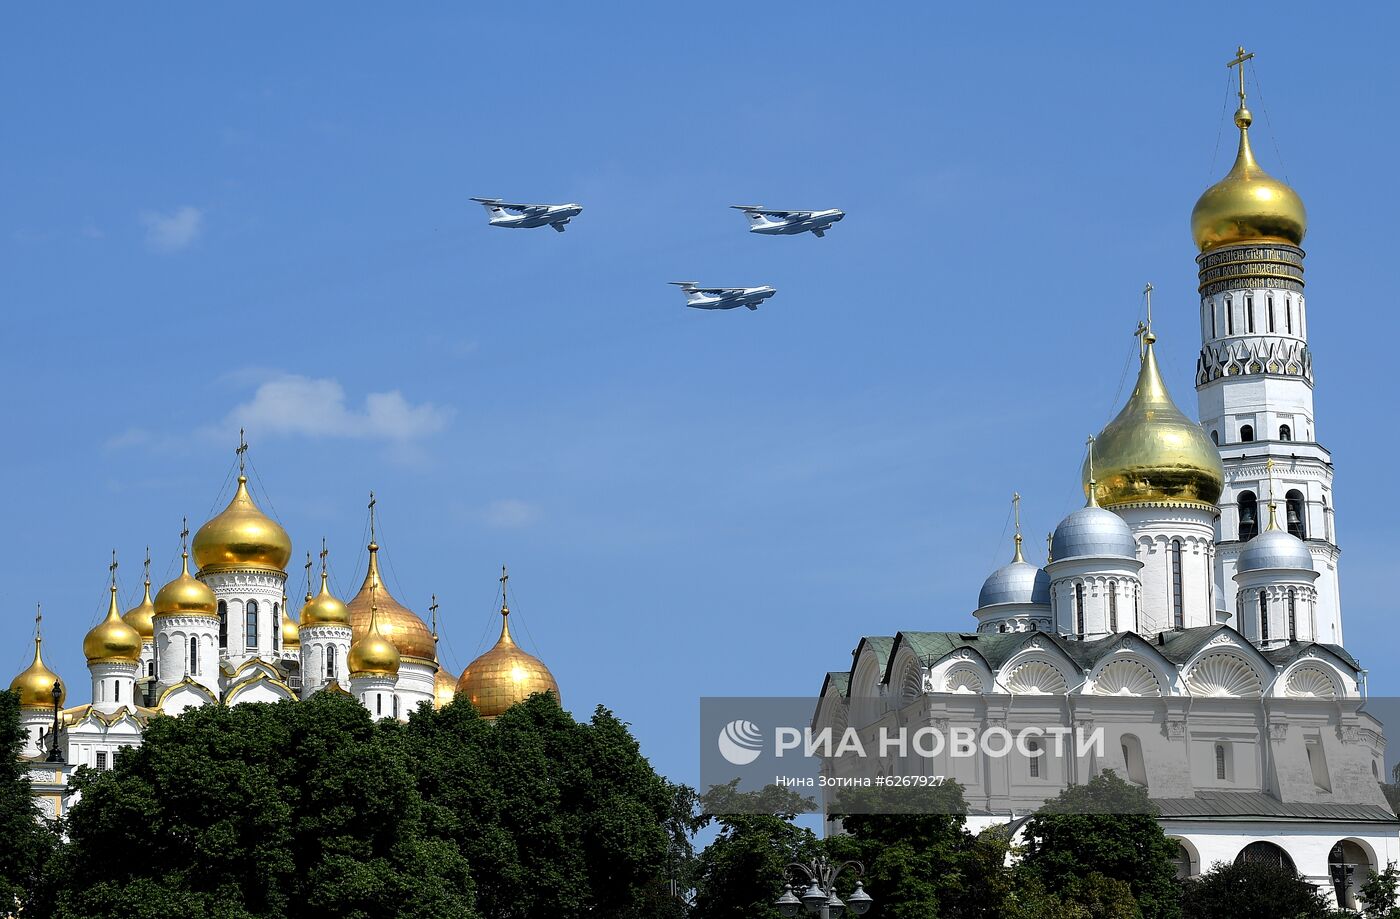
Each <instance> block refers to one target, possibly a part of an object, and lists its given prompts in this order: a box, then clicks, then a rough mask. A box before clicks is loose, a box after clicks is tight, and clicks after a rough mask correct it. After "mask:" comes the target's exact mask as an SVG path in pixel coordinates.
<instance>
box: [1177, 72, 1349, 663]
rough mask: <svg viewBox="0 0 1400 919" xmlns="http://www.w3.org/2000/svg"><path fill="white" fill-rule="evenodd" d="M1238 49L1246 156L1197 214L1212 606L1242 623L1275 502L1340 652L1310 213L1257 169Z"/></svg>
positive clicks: (1321, 625)
mask: <svg viewBox="0 0 1400 919" xmlns="http://www.w3.org/2000/svg"><path fill="white" fill-rule="evenodd" d="M1253 57H1254V55H1253V54H1252V53H1249V52H1246V51H1245V50H1244V48H1240V49H1239V50H1238V52H1237V53H1236V55H1235V57H1234V58H1233V59H1232V60H1230V61H1229V62H1228V64H1227V66H1229V67H1230V68H1232V69H1236V70H1237V71H1238V74H1239V108H1238V109H1237V110H1236V111H1235V126H1236V127H1237V128H1238V129H1239V134H1240V139H1239V152H1238V154H1237V155H1236V157H1235V163H1234V166H1233V167H1231V169H1230V171H1229V173H1228V174H1227V175H1226V176H1225V178H1223V179H1221V180H1220V181H1219V182H1217V183H1216V184H1215V185H1212V186H1211V187H1210V188H1208V189H1206V191H1205V193H1204V194H1202V195H1201V197H1200V200H1198V201H1197V202H1196V207H1195V209H1194V210H1193V211H1192V212H1191V231H1192V235H1193V237H1194V238H1195V242H1196V245H1197V247H1198V248H1199V249H1200V253H1201V254H1200V255H1199V256H1197V258H1196V264H1197V266H1198V269H1199V280H1200V286H1199V291H1200V298H1201V306H1200V323H1201V353H1200V358H1199V359H1198V360H1197V363H1196V393H1197V400H1198V406H1199V411H1200V418H1201V423H1202V425H1203V426H1204V427H1205V429H1206V431H1207V432H1208V433H1209V435H1210V437H1211V439H1212V440H1213V441H1214V442H1215V443H1216V445H1217V446H1218V448H1219V450H1220V456H1221V460H1222V462H1223V464H1224V467H1225V487H1224V490H1223V492H1222V494H1221V496H1220V518H1219V521H1218V523H1217V525H1216V542H1217V551H1216V565H1215V568H1216V570H1215V578H1216V590H1215V596H1216V598H1217V604H1218V605H1220V606H1221V607H1223V608H1224V611H1226V612H1229V613H1230V614H1231V616H1230V619H1229V620H1228V621H1229V622H1230V623H1231V624H1232V625H1234V626H1235V627H1236V628H1238V627H1239V624H1240V614H1239V610H1237V609H1235V591H1233V590H1230V589H1227V588H1228V587H1230V585H1233V583H1234V580H1233V579H1234V575H1235V571H1236V568H1237V563H1238V559H1239V556H1240V553H1241V552H1242V551H1243V550H1244V547H1245V545H1246V544H1247V543H1248V541H1249V540H1250V539H1252V538H1254V537H1255V536H1256V535H1258V534H1259V533H1260V532H1262V531H1263V530H1264V528H1265V525H1266V524H1267V514H1268V510H1267V508H1268V505H1269V503H1270V501H1276V502H1277V503H1278V505H1279V509H1280V511H1281V514H1280V516H1281V517H1282V518H1283V519H1282V520H1280V523H1281V524H1284V525H1285V526H1286V528H1287V530H1288V532H1290V533H1292V534H1293V535H1295V536H1297V537H1298V538H1300V539H1302V540H1304V541H1305V543H1306V544H1307V547H1308V551H1309V552H1310V553H1311V555H1312V558H1313V564H1314V567H1315V568H1316V569H1317V571H1318V572H1319V575H1320V576H1319V577H1318V580H1317V594H1318V597H1317V636H1316V638H1317V640H1318V641H1321V642H1326V643H1329V644H1341V643H1342V619H1341V601H1340V597H1339V591H1338V578H1337V558H1338V556H1339V554H1340V551H1341V550H1340V549H1338V548H1337V544H1336V531H1335V527H1334V523H1333V503H1332V457H1331V454H1329V453H1328V452H1327V450H1326V448H1325V447H1323V446H1322V445H1321V444H1320V443H1319V442H1318V434H1317V428H1316V425H1315V421H1314V416H1313V363H1312V352H1311V351H1309V349H1308V312H1307V303H1306V299H1305V297H1304V293H1303V287H1304V281H1303V258H1304V252H1303V249H1302V248H1301V246H1302V242H1303V237H1304V235H1305V234H1306V233H1307V212H1306V210H1305V209H1304V207H1303V202H1302V199H1301V198H1299V197H1298V194H1297V192H1295V191H1294V190H1293V189H1292V188H1290V187H1289V186H1288V185H1287V184H1286V183H1284V182H1281V181H1279V180H1278V179H1276V178H1274V177H1273V176H1271V175H1269V174H1268V173H1267V172H1265V171H1264V170H1263V169H1262V168H1261V167H1260V166H1259V164H1258V163H1257V162H1256V161H1255V159H1254V152H1253V150H1252V149H1251V147H1250V142H1249V128H1250V125H1251V124H1252V123H1253V120H1254V119H1253V115H1252V114H1251V113H1250V111H1249V109H1248V108H1247V107H1246V106H1245V69H1244V68H1245V63H1246V62H1247V61H1249V60H1250V59H1252V58H1253Z"/></svg>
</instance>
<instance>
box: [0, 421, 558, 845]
mask: <svg viewBox="0 0 1400 919" xmlns="http://www.w3.org/2000/svg"><path fill="white" fill-rule="evenodd" d="M246 449H247V447H246V446H243V445H241V446H240V447H239V476H238V483H237V488H236V489H235V491H234V495H233V500H231V501H230V502H229V504H228V507H226V508H225V509H224V510H223V512H222V513H220V514H218V515H217V516H215V517H214V518H213V519H211V520H209V521H208V522H207V523H205V524H204V525H203V526H202V527H200V528H199V530H198V531H197V532H196V533H195V534H194V539H193V541H192V542H190V543H189V545H188V547H186V546H184V544H183V540H184V539H185V537H186V536H187V535H188V530H186V531H185V532H184V533H182V534H181V540H182V548H181V570H180V574H179V576H177V577H176V578H175V579H174V580H173V581H171V582H170V583H168V584H166V585H165V586H163V587H161V588H160V589H159V590H158V591H156V594H155V597H154V598H153V597H152V596H151V579H150V560H149V558H148V559H147V561H146V577H145V591H144V594H143V596H142V598H141V602H140V603H138V604H137V605H136V606H135V607H133V608H132V609H129V610H127V611H126V612H124V613H123V612H122V611H121V607H120V604H119V603H118V601H117V578H116V568H117V565H116V560H115V558H114V559H113V563H112V566H111V569H112V581H111V586H110V588H109V594H110V596H109V600H108V606H107V614H106V616H105V617H103V619H102V620H101V621H100V622H99V623H98V624H97V625H96V626H94V627H93V628H92V629H91V630H90V631H89V632H88V633H87V635H86V636H85V637H84V639H83V654H84V656H85V657H86V658H87V664H88V671H89V672H90V674H91V678H92V683H91V685H92V695H91V701H90V702H88V703H86V704H83V705H78V706H73V707H67V708H65V707H64V702H65V700H66V697H67V695H68V691H67V689H68V688H67V686H66V684H65V682H64V681H63V680H62V679H60V678H59V676H58V675H57V674H55V673H54V672H53V671H52V670H50V669H49V668H48V666H47V665H46V664H45V663H44V658H43V653H42V644H43V637H42V635H41V634H40V630H39V617H36V623H35V634H34V660H33V663H31V664H30V665H29V667H28V668H27V669H25V670H24V671H23V672H22V673H20V674H19V675H18V676H16V677H15V678H14V680H13V681H12V682H11V683H10V690H11V691H12V692H15V693H17V694H18V696H19V702H20V720H21V722H22V725H23V727H24V730H25V732H26V740H25V748H24V750H23V754H22V755H23V758H24V759H25V760H26V761H27V762H28V763H29V770H30V780H31V782H32V784H33V787H34V795H35V798H36V799H37V801H38V803H39V806H40V809H41V810H42V812H43V813H44V814H45V815H46V816H47V817H49V818H56V817H58V816H60V815H61V814H62V813H63V812H64V810H65V809H66V808H67V807H69V806H71V805H72V804H73V803H74V802H73V800H72V796H71V795H70V794H68V793H67V784H68V779H69V777H70V776H71V775H72V773H73V771H74V770H75V769H77V768H78V767H79V766H89V767H92V768H95V769H106V768H109V767H110V766H111V764H112V763H113V760H114V758H115V756H116V754H117V751H118V750H120V749H121V748H123V747H128V746H133V745H135V744H139V743H140V742H141V735H142V732H143V731H144V729H145V727H146V724H147V723H148V722H149V721H150V720H151V719H152V718H155V717H158V716H160V715H178V714H179V713H180V712H183V711H185V710H187V709H190V708H193V707H195V706H200V705H240V704H242V703H245V702H280V701H287V700H295V699H306V698H309V697H310V696H312V695H315V694H316V693H320V692H332V693H348V694H349V695H350V696H352V697H354V698H355V699H356V700H357V701H358V702H359V703H360V704H362V705H363V706H364V707H365V708H366V709H368V710H369V713H370V715H371V716H372V717H374V718H396V719H399V720H406V719H407V718H408V716H409V713H411V712H412V711H413V710H414V709H416V708H418V707H419V706H421V705H432V706H433V707H434V708H440V707H442V706H443V705H446V704H447V703H448V702H450V701H452V699H453V698H454V697H456V696H462V697H463V698H467V699H470V700H471V702H472V704H473V705H475V706H476V708H477V710H478V711H479V712H480V713H481V714H482V715H483V716H484V717H486V718H495V717H496V716H497V715H499V714H501V713H502V712H504V711H505V710H506V709H507V708H509V707H510V706H512V705H514V704H515V703H516V702H519V701H521V700H523V699H525V698H527V697H529V696H530V695H532V694H534V693H538V692H552V693H554V694H555V697H556V698H558V696H559V686H558V684H557V683H556V682H555V680H554V677H553V675H552V674H551V673H550V671H549V668H548V667H546V666H545V665H544V663H543V662H542V661H540V660H539V659H538V658H536V657H534V656H533V655H531V654H528V653H526V652H525V650H524V649H522V648H521V647H519V646H518V645H517V644H516V643H515V640H514V639H513V638H512V636H511V632H510V624H509V623H510V607H509V606H508V605H507V603H506V599H505V597H506V593H505V589H506V585H507V575H506V573H505V570H504V569H502V572H501V611H500V614H501V634H500V639H499V640H498V641H497V642H496V644H495V646H494V647H492V648H491V649H489V650H488V651H486V653H484V654H482V655H481V656H480V657H478V658H477V659H476V660H474V661H472V663H471V664H469V665H468V666H467V668H466V669H465V670H463V671H462V674H461V676H460V677H455V676H453V675H452V673H451V672H450V671H448V669H447V668H446V667H445V666H443V664H442V661H441V660H440V659H439V657H438V649H437V644H438V632H437V620H436V610H437V603H436V600H434V602H433V606H432V610H433V621H432V625H431V626H430V625H429V624H428V623H425V622H424V621H423V619H422V618H421V617H420V616H419V615H418V614H417V613H415V612H413V611H412V610H411V609H409V608H408V607H406V606H404V605H403V604H402V603H400V602H399V601H398V600H396V599H395V598H394V596H393V595H392V594H391V593H389V590H388V588H387V587H385V585H384V581H383V579H382V578H381V576H380V573H379V551H380V550H379V544H378V542H377V541H376V540H375V509H374V508H375V501H374V499H373V496H371V499H370V508H369V512H370V541H369V546H368V548H369V562H368V565H367V567H366V570H365V577H364V582H363V584H362V585H361V586H360V590H359V593H357V594H356V595H355V596H354V598H352V599H351V600H350V601H349V602H348V603H347V602H344V601H342V600H340V599H338V598H337V597H335V596H333V595H332V594H331V591H330V588H329V586H328V583H327V582H328V577H327V570H326V557H327V552H326V549H325V547H324V543H323V545H322V549H321V553H320V555H321V572H320V574H321V584H320V590H319V592H314V593H313V586H312V581H311V572H312V562H311V555H310V553H309V552H308V553H307V560H306V575H307V588H306V597H305V599H304V601H303V603H302V606H301V610H300V613H299V614H298V616H297V617H296V618H293V616H292V613H291V610H290V608H289V606H288V603H287V564H288V562H289V561H290V560H291V557H292V541H291V539H290V538H289V537H288V535H287V532H286V530H284V529H283V528H282V526H281V525H280V524H278V523H277V522H276V521H275V520H273V519H272V518H271V517H268V516H267V515H266V514H264V513H263V512H262V510H261V509H260V508H259V507H258V505H257V504H256V503H255V502H254V501H253V497H252V495H251V494H250V493H249V490H248V478H247V476H246V475H245V474H244V464H243V454H244V452H245V451H246ZM191 559H193V563H194V573H193V574H191V570H190V563H191Z"/></svg>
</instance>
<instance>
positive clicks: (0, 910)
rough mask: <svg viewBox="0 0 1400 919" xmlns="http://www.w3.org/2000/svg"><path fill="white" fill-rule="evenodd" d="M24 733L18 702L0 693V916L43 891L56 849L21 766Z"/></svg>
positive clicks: (12, 697) (49, 829) (23, 768)
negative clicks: (43, 873)
mask: <svg viewBox="0 0 1400 919" xmlns="http://www.w3.org/2000/svg"><path fill="white" fill-rule="evenodd" d="M23 744H24V732H23V730H22V729H21V728H20V726H19V698H18V697H17V696H16V695H15V694H14V693H12V692H0V915H4V916H8V915H11V914H13V913H15V912H16V911H17V904H19V903H21V902H27V901H29V900H30V899H32V898H33V897H34V895H35V892H36V890H37V889H38V887H39V880H40V872H41V870H42V868H43V866H44V863H45V862H46V861H48V859H49V857H50V854H51V853H52V852H53V849H54V847H55V845H56V844H57V836H56V835H55V834H54V832H53V830H52V828H50V827H49V826H48V824H46V823H44V822H42V821H41V820H40V816H39V808H38V807H36V806H35V804H34V798H33V797H32V796H31V794H30V786H29V776H28V770H27V767H25V766H24V765H23V764H21V763H20V761H19V753H20V750H21V749H23Z"/></svg>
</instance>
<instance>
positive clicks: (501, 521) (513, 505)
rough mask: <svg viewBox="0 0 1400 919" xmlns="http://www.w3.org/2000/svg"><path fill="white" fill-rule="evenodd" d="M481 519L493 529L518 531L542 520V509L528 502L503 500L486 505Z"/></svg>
mask: <svg viewBox="0 0 1400 919" xmlns="http://www.w3.org/2000/svg"><path fill="white" fill-rule="evenodd" d="M481 517H482V519H483V520H485V521H486V523H488V524H489V525H491V526H493V527H501V528H502V529H510V530H516V529H520V528H522V527H527V526H529V525H530V524H532V523H534V522H535V521H536V520H539V519H540V509H539V508H538V507H536V506H535V505H533V504H530V503H529V502H528V501H521V500H519V499H516V498H502V499H501V500H499V501H492V502H491V503H490V504H488V505H486V508H485V510H483V511H482V514H481Z"/></svg>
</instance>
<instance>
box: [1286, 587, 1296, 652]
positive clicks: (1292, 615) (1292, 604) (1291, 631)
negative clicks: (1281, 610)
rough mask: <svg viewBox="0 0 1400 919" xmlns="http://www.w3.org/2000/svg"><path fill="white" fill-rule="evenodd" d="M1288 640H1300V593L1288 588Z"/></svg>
mask: <svg viewBox="0 0 1400 919" xmlns="http://www.w3.org/2000/svg"><path fill="white" fill-rule="evenodd" d="M1288 640H1289V641H1297V640H1298V591H1296V590H1294V589H1293V588H1292V587H1290V588H1288Z"/></svg>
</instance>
